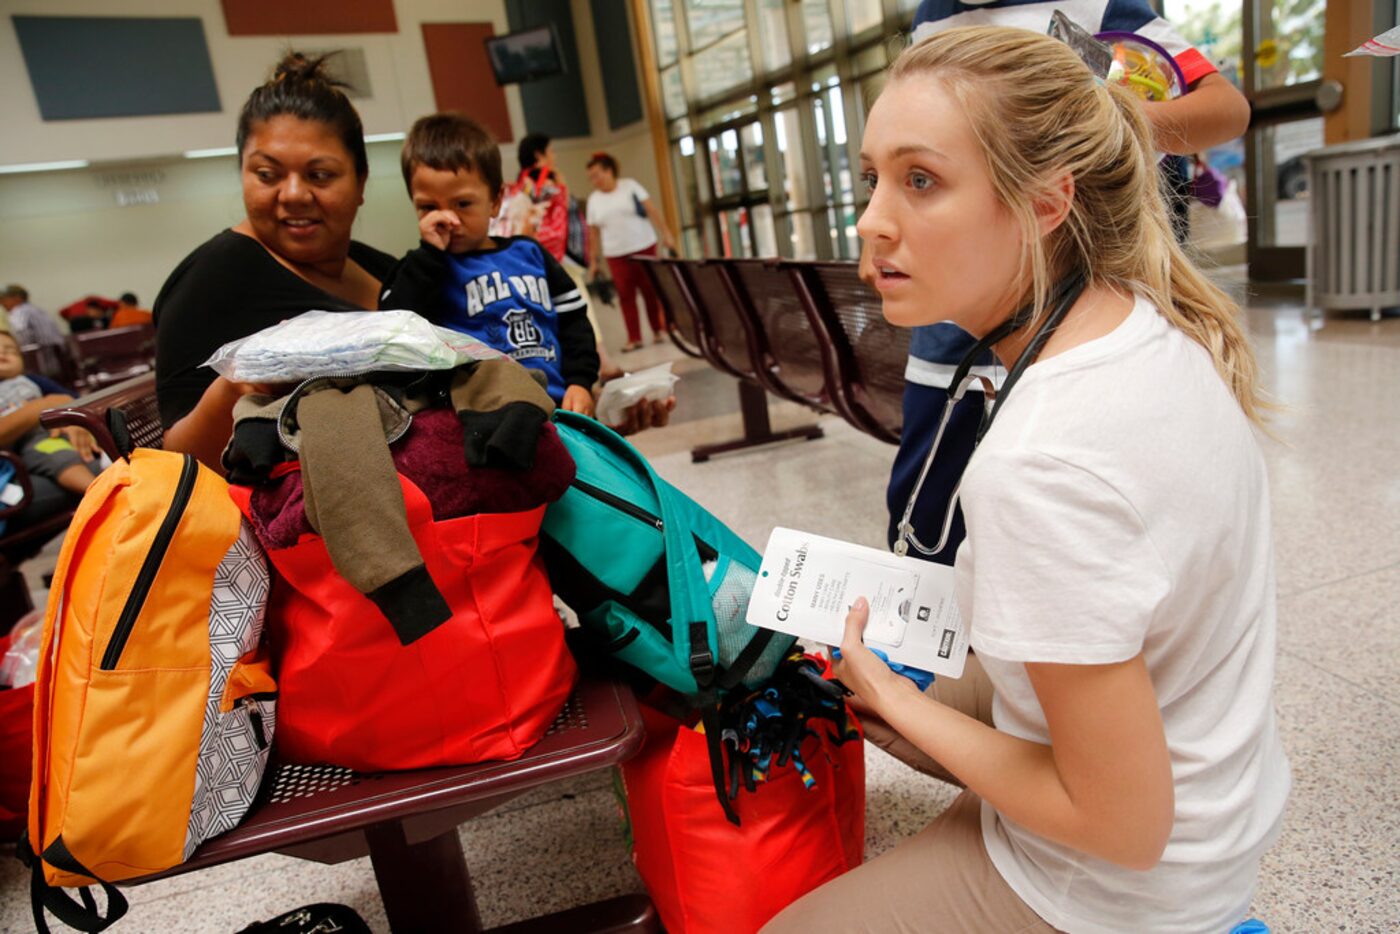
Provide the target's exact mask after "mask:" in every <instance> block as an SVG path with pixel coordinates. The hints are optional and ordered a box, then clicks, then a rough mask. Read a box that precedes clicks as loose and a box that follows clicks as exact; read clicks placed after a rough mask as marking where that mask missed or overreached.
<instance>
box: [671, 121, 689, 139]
mask: <svg viewBox="0 0 1400 934" xmlns="http://www.w3.org/2000/svg"><path fill="white" fill-rule="evenodd" d="M689 135H690V120H689V118H687V117H682V118H680V119H679V120H672V121H671V129H670V136H671V139H680V138H681V137H682V136H689Z"/></svg>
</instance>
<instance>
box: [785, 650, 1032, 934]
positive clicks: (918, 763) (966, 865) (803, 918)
mask: <svg viewBox="0 0 1400 934" xmlns="http://www.w3.org/2000/svg"><path fill="white" fill-rule="evenodd" d="M929 693H931V694H932V695H933V696H934V697H936V698H937V699H938V700H939V701H941V702H943V703H945V704H947V705H948V706H950V707H953V708H956V709H957V710H960V711H962V712H963V713H965V714H968V715H969V716H974V717H977V718H978V719H979V720H981V721H983V722H984V723H988V724H990V723H991V722H992V686H991V682H990V681H988V679H987V675H986V673H985V672H984V671H983V670H982V666H981V664H980V663H978V661H977V659H976V658H975V657H973V656H971V655H969V656H968V659H967V668H966V670H965V671H964V672H963V676H962V678H960V679H958V680H956V681H954V680H952V679H947V678H943V679H939V680H938V681H936V682H934V684H933V687H932V688H931V689H930V691H929ZM861 723H862V724H863V725H864V726H865V730H866V737H867V738H868V739H869V740H870V741H871V742H874V743H875V744H877V745H879V746H881V747H882V748H884V749H885V750H886V751H887V752H889V753H890V754H891V755H894V756H896V757H898V758H900V759H902V760H904V761H905V762H907V763H909V764H910V765H912V766H913V767H914V768H916V769H919V770H920V771H922V772H926V773H928V774H930V775H933V776H935V777H937V778H942V779H944V780H945V781H950V782H954V783H955V784H960V783H958V782H957V781H956V779H954V778H953V777H952V776H951V775H950V774H948V772H947V771H945V770H944V769H943V768H942V766H940V765H939V764H938V763H937V762H935V761H934V760H932V759H930V758H929V757H928V756H927V755H925V754H924V753H922V752H919V751H918V750H917V749H915V748H914V747H913V746H912V745H910V744H909V742H908V741H907V740H905V739H904V738H903V737H901V736H899V735H898V734H897V733H895V732H894V731H893V730H891V729H890V728H889V726H888V725H886V724H885V723H884V722H883V721H881V720H879V719H878V718H876V717H874V716H873V715H871V714H869V713H868V712H866V713H865V714H864V715H863V716H862V717H861ZM981 808H982V801H981V799H980V798H978V797H977V796H976V795H975V794H973V793H972V792H970V791H964V792H963V793H962V794H961V795H959V796H958V797H957V798H956V799H955V800H954V801H953V803H952V804H950V805H949V806H948V809H947V810H946V811H944V812H943V813H942V814H940V815H939V816H938V819H937V820H935V821H934V822H933V823H932V824H930V825H929V826H928V827H926V828H924V829H923V830H922V831H920V832H919V833H918V834H915V835H914V836H913V837H911V838H910V839H908V840H905V841H904V842H903V843H901V844H899V845H898V846H896V847H895V848H894V849H892V850H890V851H889V852H887V853H885V854H884V855H882V856H880V857H878V858H877V859H874V860H871V861H870V862H868V863H865V864H864V865H862V866H860V867H858V868H856V869H853V870H851V871H850V872H848V873H846V874H845V875H844V876H841V877H840V878H837V879H833V880H832V881H830V882H828V883H827V884H826V885H824V886H822V887H821V888H819V889H817V890H816V891H814V892H810V893H808V894H807V895H806V896H804V897H803V898H800V899H798V900H797V901H796V902H794V903H793V904H791V905H789V906H788V907H787V908H786V909H785V910H784V911H783V912H782V913H781V914H779V915H778V916H777V917H776V918H774V919H773V920H772V921H770V922H768V924H767V925H765V926H764V928H763V934H786V932H791V934H799V932H800V934H808V932H822V931H832V932H841V934H848V932H850V934H855V932H862V934H886V932H908V934H915V932H918V934H928V932H948V934H961V932H967V934H983V932H987V934H1017V932H1033V934H1053V932H1054V930H1055V929H1054V928H1053V927H1051V926H1050V925H1049V924H1046V923H1045V921H1043V920H1042V919H1041V918H1040V916H1039V915H1037V914H1036V913H1035V912H1034V911H1032V910H1031V909H1030V908H1028V907H1027V906H1026V904H1025V902H1023V901H1021V899H1020V897H1019V896H1018V895H1017V894H1016V893H1015V892H1013V891H1012V890H1011V887H1010V886H1009V885H1007V884H1006V882H1005V880H1003V879H1002V877H1001V873H999V872H997V870H996V867H995V866H993V865H992V861H991V859H990V858H989V857H988V856H987V849H986V847H985V846H984V845H983V844H982V821H981Z"/></svg>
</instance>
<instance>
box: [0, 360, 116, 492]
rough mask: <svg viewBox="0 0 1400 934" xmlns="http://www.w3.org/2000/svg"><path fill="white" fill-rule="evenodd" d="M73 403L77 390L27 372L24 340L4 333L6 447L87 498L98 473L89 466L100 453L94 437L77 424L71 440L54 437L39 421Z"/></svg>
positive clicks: (1, 389) (1, 409)
mask: <svg viewBox="0 0 1400 934" xmlns="http://www.w3.org/2000/svg"><path fill="white" fill-rule="evenodd" d="M71 401H73V395H72V393H70V392H69V391H68V390H66V389H64V388H63V387H62V386H60V385H58V384H57V383H55V382H54V381H53V380H51V379H47V378H45V377H43V376H40V375H38V374H37V373H25V372H24V357H23V356H22V355H21V354H20V350H19V342H18V341H17V340H15V338H14V336H13V335H11V334H8V333H4V332H0V447H4V448H5V449H7V450H11V451H15V452H17V453H18V454H19V455H20V458H21V459H22V460H23V461H24V467H25V469H26V470H28V471H29V473H30V475H31V476H32V477H34V478H36V480H37V478H41V477H42V478H44V479H45V480H49V481H52V482H53V483H55V484H57V485H58V486H59V487H60V488H62V489H63V490H65V491H67V492H68V493H71V494H75V495H77V496H81V495H82V494H83V492H84V491H86V490H87V488H88V485H89V484H91V483H92V480H93V476H94V474H93V471H92V468H91V467H89V466H88V462H89V461H91V460H92V459H93V457H94V456H95V454H96V450H95V447H94V444H93V440H92V435H90V434H88V433H87V432H86V431H83V430H82V429H81V428H71V429H67V430H65V431H64V435H66V439H65V438H62V437H50V435H49V432H48V430H47V429H45V428H43V427H42V426H41V425H40V424H39V414H40V413H41V412H43V411H44V410H45V409H51V408H53V407H54V406H58V405H63V404H64V403H65V402H71ZM37 485H39V484H37V483H36V486H37Z"/></svg>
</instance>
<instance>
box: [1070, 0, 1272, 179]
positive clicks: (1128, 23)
mask: <svg viewBox="0 0 1400 934" xmlns="http://www.w3.org/2000/svg"><path fill="white" fill-rule="evenodd" d="M1081 25H1084V26H1086V28H1088V24H1084V23H1081ZM1091 31H1094V32H1103V31H1113V32H1131V33H1136V34H1138V35H1140V36H1142V37H1143V38H1144V39H1149V40H1151V41H1152V42H1155V43H1156V44H1157V45H1159V46H1161V47H1162V49H1163V50H1164V51H1166V53H1167V54H1168V55H1170V56H1172V58H1173V59H1175V60H1176V64H1177V67H1178V68H1180V69H1181V74H1182V77H1184V78H1185V79H1186V88H1187V92H1186V93H1185V94H1183V95H1182V96H1181V97H1178V98H1176V99H1175V100H1170V101H1160V102H1145V103H1144V104H1143V105H1142V107H1143V113H1144V115H1145V116H1146V117H1147V122H1148V123H1150V124H1151V125H1152V135H1153V137H1154V138H1155V140H1156V143H1157V148H1158V149H1159V150H1161V151H1162V152H1168V153H1172V154H1174V155H1183V156H1187V155H1192V154H1193V153H1198V152H1204V151H1205V150H1207V149H1209V148H1210V147H1212V146H1218V145H1220V144H1221V143H1225V142H1229V141H1230V140H1232V139H1234V138H1235V137H1237V136H1240V135H1242V134H1243V133H1244V131H1245V130H1246V129H1248V127H1249V102H1248V101H1247V100H1245V98H1244V95H1243V94H1241V93H1240V92H1239V90H1238V89H1237V88H1236V87H1235V86H1234V85H1233V84H1231V83H1230V82H1229V81H1228V80H1227V79H1226V78H1225V77H1224V76H1223V75H1221V74H1220V72H1219V71H1218V70H1216V67H1215V65H1214V64H1212V63H1211V61H1210V59H1208V58H1206V57H1205V55H1203V54H1202V53H1201V51H1200V49H1197V48H1196V47H1195V46H1193V45H1192V44H1191V43H1190V42H1187V41H1186V39H1185V37H1184V36H1182V34H1181V33H1180V32H1179V31H1178V30H1177V29H1176V27H1175V26H1173V25H1172V24H1171V23H1169V22H1167V21H1166V20H1165V19H1163V18H1162V17H1160V16H1158V15H1157V11H1156V10H1154V9H1153V8H1152V6H1151V4H1150V3H1149V2H1148V0H1108V5H1107V6H1106V7H1105V8H1104V13H1103V19H1102V21H1101V22H1100V23H1099V27H1098V29H1096V30H1091Z"/></svg>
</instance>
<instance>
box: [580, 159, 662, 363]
mask: <svg viewBox="0 0 1400 934" xmlns="http://www.w3.org/2000/svg"><path fill="white" fill-rule="evenodd" d="M617 172H618V166H617V160H616V159H614V158H613V157H612V156H610V155H608V154H607V153H605V152H599V153H594V154H593V158H592V159H590V160H588V180H589V181H590V182H592V183H593V189H594V190H593V194H591V195H589V196H588V231H589V238H590V243H589V250H588V273H589V276H590V278H591V277H596V276H597V274H598V270H599V268H600V267H599V258H600V257H606V258H607V261H608V271H609V272H610V273H612V278H613V282H615V283H616V284H617V301H618V304H619V305H620V306H621V307H622V319H623V321H625V322H626V323H627V343H626V344H624V345H623V346H622V350H623V352H624V353H626V352H627V351H629V350H636V349H637V348H638V347H640V346H642V325H641V321H640V320H639V318H638V315H637V290H638V289H641V291H642V297H643V298H644V299H645V300H646V303H647V322H648V323H649V324H650V325H651V330H652V334H653V335H654V338H653V339H654V340H655V341H656V342H657V343H660V342H661V341H663V340H665V339H666V325H665V322H664V320H663V319H662V316H661V303H660V302H659V301H658V300H657V298H656V293H655V292H654V291H653V290H652V287H651V281H650V280H648V279H647V277H646V274H645V273H643V272H642V270H641V269H640V268H639V267H638V266H637V264H636V263H634V262H632V257H634V256H655V255H656V239H657V234H658V233H659V234H660V235H661V242H662V243H663V244H665V246H666V249H668V250H671V251H672V252H675V250H676V238H675V235H674V234H672V233H671V229H670V228H669V227H667V226H666V222H665V221H664V220H663V219H662V218H661V214H660V213H659V212H658V211H657V210H656V205H654V204H652V201H651V195H649V194H647V190H646V189H645V188H643V187H642V186H641V184H640V183H639V182H638V181H637V180H636V179H633V178H618V175H617Z"/></svg>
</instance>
